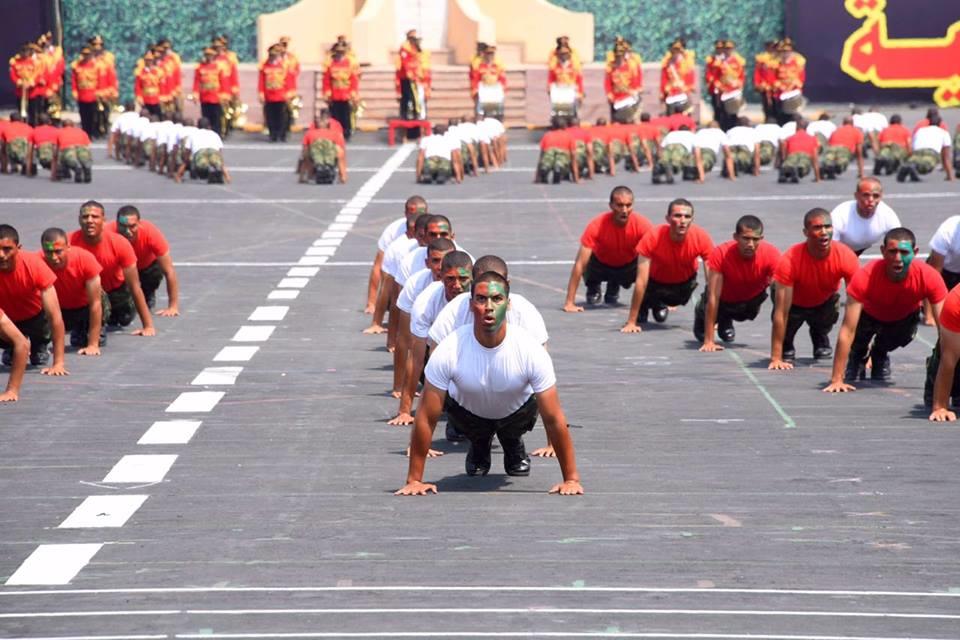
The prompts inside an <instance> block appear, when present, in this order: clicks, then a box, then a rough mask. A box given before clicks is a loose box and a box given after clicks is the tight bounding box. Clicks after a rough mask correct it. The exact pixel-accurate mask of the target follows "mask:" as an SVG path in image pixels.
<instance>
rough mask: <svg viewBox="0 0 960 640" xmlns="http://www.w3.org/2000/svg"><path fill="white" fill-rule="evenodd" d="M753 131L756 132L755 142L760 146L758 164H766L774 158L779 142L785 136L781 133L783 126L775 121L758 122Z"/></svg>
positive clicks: (777, 151)
mask: <svg viewBox="0 0 960 640" xmlns="http://www.w3.org/2000/svg"><path fill="white" fill-rule="evenodd" d="M753 131H754V132H755V133H756V134H757V144H758V145H759V146H760V164H761V165H763V166H766V165H768V164H770V163H772V162H773V161H774V160H775V159H776V157H777V154H778V153H779V149H780V143H781V142H783V141H784V140H786V139H787V137H786V136H785V135H784V134H783V128H782V127H781V126H780V125H778V124H776V123H775V122H765V123H763V124H758V125H757V126H756V127H754V128H753Z"/></svg>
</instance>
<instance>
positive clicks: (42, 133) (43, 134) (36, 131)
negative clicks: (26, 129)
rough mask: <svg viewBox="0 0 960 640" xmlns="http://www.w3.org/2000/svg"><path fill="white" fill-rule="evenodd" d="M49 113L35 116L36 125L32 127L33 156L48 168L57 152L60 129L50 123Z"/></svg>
mask: <svg viewBox="0 0 960 640" xmlns="http://www.w3.org/2000/svg"><path fill="white" fill-rule="evenodd" d="M51 123H52V121H51V120H50V115H49V114H46V113H41V114H40V115H39V116H37V126H36V127H34V128H33V157H34V159H35V160H36V161H37V164H39V165H40V166H41V167H43V168H44V169H49V168H50V165H51V164H52V163H53V157H54V156H55V155H56V153H57V136H58V135H60V129H58V128H56V127H55V126H53V124H51Z"/></svg>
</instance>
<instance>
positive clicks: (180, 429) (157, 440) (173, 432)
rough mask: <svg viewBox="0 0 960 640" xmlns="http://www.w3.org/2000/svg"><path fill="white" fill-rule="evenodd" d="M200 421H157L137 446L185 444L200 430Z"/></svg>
mask: <svg viewBox="0 0 960 640" xmlns="http://www.w3.org/2000/svg"><path fill="white" fill-rule="evenodd" d="M201 424H202V422H201V421H200V420H158V421H157V422H154V423H153V424H152V425H150V428H149V429H147V432H146V433H144V434H143V436H141V437H140V439H139V440H138V441H137V444H144V445H147V444H187V443H188V442H190V440H191V439H192V438H193V436H194V434H195V433H196V432H197V429H199V428H200V425H201Z"/></svg>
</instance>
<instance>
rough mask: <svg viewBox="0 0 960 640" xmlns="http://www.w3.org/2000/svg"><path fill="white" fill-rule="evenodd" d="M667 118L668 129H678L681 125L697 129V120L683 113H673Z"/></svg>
mask: <svg viewBox="0 0 960 640" xmlns="http://www.w3.org/2000/svg"><path fill="white" fill-rule="evenodd" d="M667 118H668V119H669V121H670V131H679V130H680V127H682V126H683V125H687V128H688V129H690V131H696V130H697V121H696V120H694V119H693V118H691V117H690V116H688V115H687V114H685V113H674V114H673V115H670V116H667Z"/></svg>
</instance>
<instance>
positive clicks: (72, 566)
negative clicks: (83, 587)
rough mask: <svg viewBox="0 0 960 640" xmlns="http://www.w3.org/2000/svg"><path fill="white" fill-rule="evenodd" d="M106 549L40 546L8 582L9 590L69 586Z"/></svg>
mask: <svg viewBox="0 0 960 640" xmlns="http://www.w3.org/2000/svg"><path fill="white" fill-rule="evenodd" d="M101 547H103V544H102V543H95V544H41V545H40V546H38V547H37V548H36V549H34V550H33V553H31V554H30V555H29V556H28V557H27V559H26V560H24V561H23V564H21V565H20V567H19V568H18V569H17V570H16V571H15V572H14V574H13V575H12V576H10V577H9V578H8V579H7V582H6V583H5V584H6V585H7V586H16V585H43V584H49V585H61V584H68V583H69V582H70V581H71V580H73V577H74V576H76V575H77V574H78V573H79V572H80V570H81V569H83V568H84V567H85V566H86V565H87V563H89V562H90V560H92V559H93V556H95V555H96V554H97V552H98V551H100V548H101Z"/></svg>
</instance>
